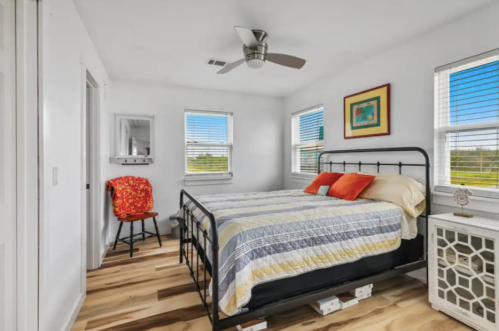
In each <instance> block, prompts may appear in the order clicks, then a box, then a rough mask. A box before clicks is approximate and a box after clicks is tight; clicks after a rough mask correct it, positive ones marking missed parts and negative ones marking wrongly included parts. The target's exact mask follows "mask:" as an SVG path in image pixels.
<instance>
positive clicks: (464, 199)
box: [454, 188, 473, 218]
mask: <svg viewBox="0 0 499 331" xmlns="http://www.w3.org/2000/svg"><path fill="white" fill-rule="evenodd" d="M472 195H473V193H472V192H471V191H470V190H469V189H467V188H460V189H457V190H456V192H454V200H455V201H456V203H457V204H458V205H461V212H460V213H454V216H459V217H466V218H472V217H473V215H471V214H466V213H465V212H464V206H466V205H467V204H468V203H470V199H469V197H470V196H472Z"/></svg>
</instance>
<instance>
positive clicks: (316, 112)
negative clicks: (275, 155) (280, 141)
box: [291, 106, 324, 174]
mask: <svg viewBox="0 0 499 331" xmlns="http://www.w3.org/2000/svg"><path fill="white" fill-rule="evenodd" d="M323 113H324V111H323V108H322V106H317V107H314V108H311V109H307V110H304V111H300V112H297V113H294V114H293V116H292V120H291V121H292V129H291V130H292V145H293V151H292V154H293V156H292V158H293V161H292V162H293V165H292V172H293V174H317V172H318V171H317V170H318V169H317V158H318V156H319V153H320V152H321V150H322V149H323V147H324V144H323V141H324V115H323Z"/></svg>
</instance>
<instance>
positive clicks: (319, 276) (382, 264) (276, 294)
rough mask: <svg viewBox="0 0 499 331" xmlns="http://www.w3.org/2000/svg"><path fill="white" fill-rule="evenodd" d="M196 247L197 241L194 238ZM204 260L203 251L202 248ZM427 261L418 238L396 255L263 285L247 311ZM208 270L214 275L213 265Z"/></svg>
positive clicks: (421, 239) (407, 242)
mask: <svg viewBox="0 0 499 331" xmlns="http://www.w3.org/2000/svg"><path fill="white" fill-rule="evenodd" d="M194 242H195V244H194V245H196V239H195V238H194ZM199 254H200V255H201V256H203V249H202V248H201V247H200V248H199ZM423 258H424V237H423V236H422V235H420V234H418V235H417V236H416V237H415V238H414V239H412V240H402V243H401V244H400V247H399V248H398V249H396V250H394V251H392V252H388V253H385V254H380V255H375V256H370V257H366V258H363V259H360V260H358V261H355V262H352V263H346V264H341V265H337V266H334V267H330V268H325V269H319V270H315V271H311V272H307V273H304V274H302V275H299V276H295V277H290V278H284V279H279V280H275V281H272V282H268V283H264V284H260V285H258V286H255V287H254V288H253V289H252V295H251V300H250V301H249V302H248V304H246V305H245V306H244V307H243V309H245V308H247V309H256V308H260V307H262V306H265V305H267V304H270V303H273V302H276V301H279V300H283V299H287V298H291V297H293V296H297V295H300V294H303V293H309V292H312V291H316V290H320V289H325V288H329V287H332V286H336V285H341V284H343V283H345V282H351V281H355V280H357V279H362V278H364V277H368V276H372V275H375V274H377V273H380V272H383V271H386V270H390V269H393V268H396V267H398V266H402V265H404V264H409V263H413V262H417V261H420V260H421V259H423ZM206 269H207V271H208V273H209V274H210V275H211V270H212V269H211V264H210V262H209V261H207V265H206Z"/></svg>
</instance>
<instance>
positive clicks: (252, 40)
mask: <svg viewBox="0 0 499 331" xmlns="http://www.w3.org/2000/svg"><path fill="white" fill-rule="evenodd" d="M234 30H236V33H237V35H238V36H239V38H241V40H242V41H243V43H244V44H245V45H246V46H248V48H254V47H257V46H258V40H257V39H256V37H255V34H254V33H253V30H251V29H248V28H244V27H242V26H235V27H234Z"/></svg>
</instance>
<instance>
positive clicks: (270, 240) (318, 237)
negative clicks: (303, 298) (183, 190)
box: [186, 190, 404, 316]
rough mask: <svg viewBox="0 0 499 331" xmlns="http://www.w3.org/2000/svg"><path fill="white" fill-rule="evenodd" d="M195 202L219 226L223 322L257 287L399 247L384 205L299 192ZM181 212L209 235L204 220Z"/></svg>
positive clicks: (394, 219) (397, 223)
mask: <svg viewBox="0 0 499 331" xmlns="http://www.w3.org/2000/svg"><path fill="white" fill-rule="evenodd" d="M197 199H198V201H199V202H201V203H202V204H203V205H204V206H206V207H207V208H208V209H209V210H210V211H211V212H212V213H213V214H214V216H215V219H216V221H217V227H218V236H219V246H220V248H219V275H220V276H219V300H220V310H221V311H222V312H223V313H224V314H226V315H229V316H230V315H235V314H237V313H239V312H240V311H241V308H242V307H244V306H245V305H246V304H247V303H248V302H249V300H250V298H251V290H252V288H253V287H255V286H256V285H258V284H262V283H267V282H270V281H274V280H276V279H282V278H288V277H293V276H296V275H299V274H303V273H306V272H309V271H313V270H317V269H322V268H328V267H331V266H334V265H339V264H343V263H349V262H353V261H356V260H359V259H361V258H363V257H367V256H372V255H378V254H382V253H386V252H390V251H393V250H396V249H397V248H398V247H399V246H400V242H401V234H400V228H401V221H402V219H403V217H404V216H403V211H402V209H401V208H400V207H398V206H396V205H394V204H391V203H387V202H379V201H371V200H360V199H358V200H356V201H345V200H341V199H336V198H332V197H324V196H317V195H311V194H307V193H303V191H301V190H288V191H275V192H265V193H242V194H225V195H211V196H200V197H198V198H197ZM186 205H187V207H188V208H189V209H190V210H191V211H192V213H193V215H194V216H195V217H196V219H198V220H199V221H201V223H202V226H203V229H205V230H208V233H210V235H211V232H210V222H209V220H208V218H207V217H205V216H204V214H203V213H202V212H201V211H200V210H199V209H198V208H197V207H196V206H195V205H194V204H193V203H191V202H190V201H186ZM194 235H195V233H194ZM208 252H210V248H209V247H208ZM211 288H212V286H211V284H210V291H211Z"/></svg>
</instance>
